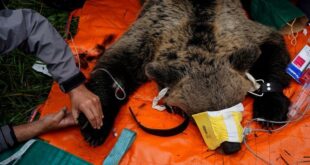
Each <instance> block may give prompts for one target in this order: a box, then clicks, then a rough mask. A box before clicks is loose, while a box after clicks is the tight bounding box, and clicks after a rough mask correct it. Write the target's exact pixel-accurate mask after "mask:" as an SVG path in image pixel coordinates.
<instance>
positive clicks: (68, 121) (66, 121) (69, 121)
mask: <svg viewBox="0 0 310 165" xmlns="http://www.w3.org/2000/svg"><path fill="white" fill-rule="evenodd" d="M73 125H76V122H75V119H74V118H73V115H72V113H67V114H66V116H65V117H64V118H63V119H62V120H61V121H60V123H59V127H60V128H64V127H69V126H73Z"/></svg>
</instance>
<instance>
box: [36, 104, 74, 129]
mask: <svg viewBox="0 0 310 165" xmlns="http://www.w3.org/2000/svg"><path fill="white" fill-rule="evenodd" d="M38 122H40V123H41V124H42V126H43V129H42V131H41V132H42V133H44V132H48V131H51V130H56V129H60V128H65V127H69V126H73V125H75V124H76V123H75V120H74V118H73V116H72V113H71V112H67V111H66V109H65V108H63V109H61V110H60V111H59V112H57V113H53V114H49V115H46V116H44V117H43V118H42V119H41V120H39V121H38Z"/></svg>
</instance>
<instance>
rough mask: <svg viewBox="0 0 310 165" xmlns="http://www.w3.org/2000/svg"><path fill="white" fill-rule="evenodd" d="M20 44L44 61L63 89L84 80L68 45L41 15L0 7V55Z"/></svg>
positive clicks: (71, 87)
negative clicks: (23, 44) (0, 8)
mask: <svg viewBox="0 0 310 165" xmlns="http://www.w3.org/2000/svg"><path fill="white" fill-rule="evenodd" d="M21 43H25V44H26V46H27V49H28V50H29V51H30V52H32V53H35V54H36V55H37V57H38V58H39V59H41V60H42V61H43V62H44V63H46V64H47V68H48V70H49V72H50V73H51V75H52V76H53V78H54V80H56V81H57V82H58V83H59V84H60V87H61V88H62V90H63V91H64V92H68V91H70V90H71V89H73V88H74V87H76V86H78V85H79V84H81V83H83V82H84V81H85V77H84V75H83V74H82V73H81V72H80V71H79V69H78V68H77V67H76V65H75V60H74V57H73V55H72V52H71V50H70V48H69V47H68V45H67V44H66V42H65V41H64V40H63V38H62V37H61V36H60V35H59V34H58V32H57V31H56V30H55V29H54V28H53V26H52V25H51V24H50V23H49V22H48V20H47V19H46V18H45V17H43V16H41V15H40V14H39V13H37V12H35V11H33V10H29V9H19V10H9V9H4V10H0V54H5V53H8V52H9V51H11V50H13V49H14V48H16V47H18V46H19V45H20V44H21Z"/></svg>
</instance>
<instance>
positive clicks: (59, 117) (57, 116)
mask: <svg viewBox="0 0 310 165" xmlns="http://www.w3.org/2000/svg"><path fill="white" fill-rule="evenodd" d="M65 116H66V109H65V108H62V109H61V110H60V111H58V112H57V113H56V114H55V116H54V120H55V121H57V122H60V121H61V120H62V119H63V118H64V117H65Z"/></svg>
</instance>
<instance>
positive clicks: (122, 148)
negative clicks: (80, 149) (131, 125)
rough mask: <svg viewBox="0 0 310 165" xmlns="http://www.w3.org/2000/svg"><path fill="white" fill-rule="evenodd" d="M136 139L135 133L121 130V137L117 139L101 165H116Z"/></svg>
mask: <svg viewBox="0 0 310 165" xmlns="http://www.w3.org/2000/svg"><path fill="white" fill-rule="evenodd" d="M135 138H136V133H135V132H133V131H131V130H129V129H126V128H125V129H123V131H122V133H121V136H120V137H119V138H118V140H117V142H116V144H115V145H114V147H113V148H112V151H111V152H110V153H109V155H108V156H107V158H106V159H105V160H104V161H103V163H102V164H103V165H117V164H119V162H120V160H121V159H122V157H123V156H124V154H125V152H126V151H127V150H128V149H129V148H130V146H131V144H132V143H133V141H134V140H135Z"/></svg>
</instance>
